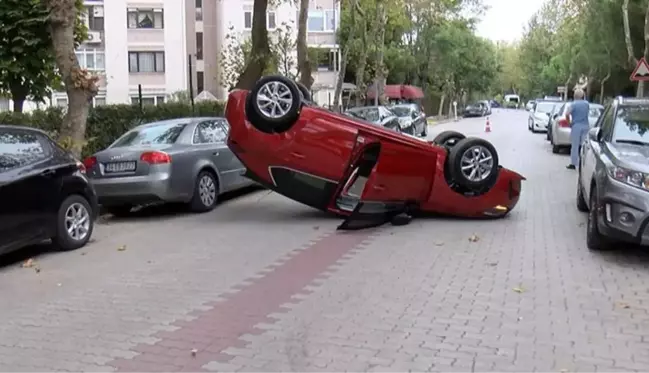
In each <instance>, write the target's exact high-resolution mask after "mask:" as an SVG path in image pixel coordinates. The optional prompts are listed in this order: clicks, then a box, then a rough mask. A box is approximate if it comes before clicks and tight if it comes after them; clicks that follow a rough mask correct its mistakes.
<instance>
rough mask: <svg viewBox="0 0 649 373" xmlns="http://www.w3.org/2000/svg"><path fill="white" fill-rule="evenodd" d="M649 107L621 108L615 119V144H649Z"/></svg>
mask: <svg viewBox="0 0 649 373" xmlns="http://www.w3.org/2000/svg"><path fill="white" fill-rule="evenodd" d="M648 130H649V107H620V108H619V109H618V111H617V117H616V118H615V127H614V131H613V141H614V142H618V141H619V142H627V143H628V142H631V143H642V144H649V131H648Z"/></svg>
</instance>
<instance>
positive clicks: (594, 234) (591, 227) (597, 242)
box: [586, 186, 610, 251]
mask: <svg viewBox="0 0 649 373" xmlns="http://www.w3.org/2000/svg"><path fill="white" fill-rule="evenodd" d="M598 204H599V201H598V200H597V188H596V187H594V186H593V188H592V190H591V191H590V205H589V208H588V211H589V213H588V223H587V224H586V246H587V247H588V249H589V250H594V251H601V250H607V249H609V248H610V242H609V240H608V239H607V238H606V237H604V236H603V235H602V234H601V233H600V232H599V228H598V227H597V209H598Z"/></svg>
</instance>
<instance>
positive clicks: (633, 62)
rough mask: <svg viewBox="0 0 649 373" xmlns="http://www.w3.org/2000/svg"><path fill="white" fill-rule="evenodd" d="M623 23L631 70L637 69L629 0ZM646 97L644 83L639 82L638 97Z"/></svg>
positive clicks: (625, 2) (624, 5) (626, 4)
mask: <svg viewBox="0 0 649 373" xmlns="http://www.w3.org/2000/svg"><path fill="white" fill-rule="evenodd" d="M648 10H649V8H648ZM622 21H623V24H624V44H625V46H626V53H627V58H628V61H629V65H631V68H632V69H633V68H635V67H636V66H637V65H638V62H639V61H638V59H637V58H636V57H635V52H634V50H633V41H632V40H631V26H630V25H629V0H624V2H623V3H622ZM646 38H647V15H646V14H645V54H647V40H646ZM643 95H644V82H643V81H640V82H638V89H637V91H636V97H642V96H643Z"/></svg>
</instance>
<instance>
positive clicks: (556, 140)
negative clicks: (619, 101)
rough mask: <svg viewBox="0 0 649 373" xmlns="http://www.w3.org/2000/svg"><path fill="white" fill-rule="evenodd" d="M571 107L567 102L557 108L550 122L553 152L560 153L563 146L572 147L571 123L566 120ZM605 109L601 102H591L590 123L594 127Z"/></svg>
mask: <svg viewBox="0 0 649 373" xmlns="http://www.w3.org/2000/svg"><path fill="white" fill-rule="evenodd" d="M569 108H570V102H566V103H565V104H563V105H562V106H561V108H559V110H557V111H556V112H555V113H554V114H553V116H552V120H551V122H550V128H549V129H548V130H549V131H550V144H552V153H555V154H556V153H559V152H560V151H561V148H570V123H568V121H567V120H566V113H567V112H568V109H569ZM603 111H604V106H602V105H599V104H590V110H589V111H588V124H589V125H590V126H591V127H592V126H594V125H595V122H597V119H598V118H599V116H600V115H602V112H603Z"/></svg>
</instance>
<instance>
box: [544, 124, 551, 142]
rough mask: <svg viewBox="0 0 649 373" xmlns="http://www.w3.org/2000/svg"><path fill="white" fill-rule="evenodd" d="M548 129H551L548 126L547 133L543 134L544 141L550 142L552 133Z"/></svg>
mask: <svg viewBox="0 0 649 373" xmlns="http://www.w3.org/2000/svg"><path fill="white" fill-rule="evenodd" d="M550 128H552V127H550V126H548V131H547V132H546V133H545V139H546V140H547V141H550V135H551V134H552V131H551V130H550Z"/></svg>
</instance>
